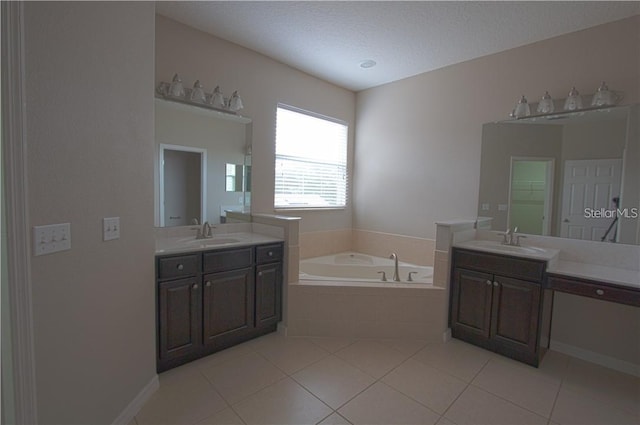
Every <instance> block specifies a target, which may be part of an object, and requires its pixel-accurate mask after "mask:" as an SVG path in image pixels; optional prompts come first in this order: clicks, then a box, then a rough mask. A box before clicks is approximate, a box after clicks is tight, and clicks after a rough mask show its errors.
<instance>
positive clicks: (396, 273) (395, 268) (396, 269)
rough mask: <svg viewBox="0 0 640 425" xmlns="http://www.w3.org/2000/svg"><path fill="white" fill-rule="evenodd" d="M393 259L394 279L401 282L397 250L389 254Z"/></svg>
mask: <svg viewBox="0 0 640 425" xmlns="http://www.w3.org/2000/svg"><path fill="white" fill-rule="evenodd" d="M389 258H391V259H392V260H393V281H394V282H400V276H399V273H398V254H396V253H395V252H393V253H391V255H390V256H389Z"/></svg>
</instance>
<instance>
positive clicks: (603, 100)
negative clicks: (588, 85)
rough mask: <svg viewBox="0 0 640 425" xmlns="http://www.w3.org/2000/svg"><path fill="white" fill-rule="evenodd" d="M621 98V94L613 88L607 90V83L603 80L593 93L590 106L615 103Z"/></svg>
mask: <svg viewBox="0 0 640 425" xmlns="http://www.w3.org/2000/svg"><path fill="white" fill-rule="evenodd" d="M621 99H622V96H621V95H620V94H619V93H616V92H614V91H613V90H609V87H607V84H606V83H605V82H604V81H603V82H602V84H600V87H598V90H597V91H596V94H594V95H593V99H592V100H591V106H594V107H598V106H610V105H615V104H616V103H618V102H619V101H620V100H621Z"/></svg>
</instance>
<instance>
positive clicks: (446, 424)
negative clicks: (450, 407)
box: [436, 416, 457, 425]
mask: <svg viewBox="0 0 640 425" xmlns="http://www.w3.org/2000/svg"><path fill="white" fill-rule="evenodd" d="M436 425H457V424H456V423H455V422H453V421H450V420H449V419H447V418H445V417H444V416H443V417H441V418H440V420H439V421H438V423H437V424H436Z"/></svg>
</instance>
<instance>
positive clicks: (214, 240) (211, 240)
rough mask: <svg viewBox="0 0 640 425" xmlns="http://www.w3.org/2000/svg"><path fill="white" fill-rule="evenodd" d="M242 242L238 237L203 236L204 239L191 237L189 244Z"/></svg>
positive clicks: (206, 244) (207, 244)
mask: <svg viewBox="0 0 640 425" xmlns="http://www.w3.org/2000/svg"><path fill="white" fill-rule="evenodd" d="M238 242H242V241H241V240H240V239H236V238H217V237H215V236H214V237H212V238H205V239H192V240H191V242H190V244H192V245H204V246H212V245H226V244H230V243H238Z"/></svg>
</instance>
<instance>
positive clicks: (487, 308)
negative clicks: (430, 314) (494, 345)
mask: <svg viewBox="0 0 640 425" xmlns="http://www.w3.org/2000/svg"><path fill="white" fill-rule="evenodd" d="M492 282H493V275H491V274H488V273H480V272H475V271H470V270H466V269H461V268H456V269H454V275H453V286H452V288H451V332H452V334H453V336H454V337H459V336H461V337H467V338H470V339H471V340H473V342H475V343H477V344H481V345H485V343H486V341H487V340H488V339H489V334H490V331H491V301H492V296H491V294H492Z"/></svg>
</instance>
